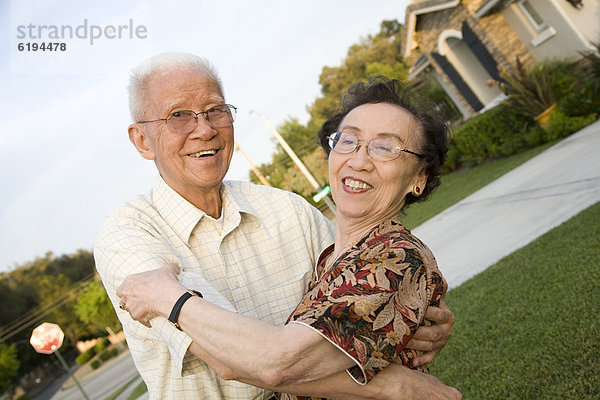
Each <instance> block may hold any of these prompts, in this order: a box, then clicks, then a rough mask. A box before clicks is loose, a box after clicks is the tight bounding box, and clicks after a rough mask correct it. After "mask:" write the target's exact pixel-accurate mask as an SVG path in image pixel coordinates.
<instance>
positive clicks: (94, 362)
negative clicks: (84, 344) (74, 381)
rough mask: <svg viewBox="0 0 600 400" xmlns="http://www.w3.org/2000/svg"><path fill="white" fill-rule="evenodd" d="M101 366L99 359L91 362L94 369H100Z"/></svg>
mask: <svg viewBox="0 0 600 400" xmlns="http://www.w3.org/2000/svg"><path fill="white" fill-rule="evenodd" d="M99 366H100V361H99V360H94V361H92V362H91V364H90V367H92V369H98V367H99Z"/></svg>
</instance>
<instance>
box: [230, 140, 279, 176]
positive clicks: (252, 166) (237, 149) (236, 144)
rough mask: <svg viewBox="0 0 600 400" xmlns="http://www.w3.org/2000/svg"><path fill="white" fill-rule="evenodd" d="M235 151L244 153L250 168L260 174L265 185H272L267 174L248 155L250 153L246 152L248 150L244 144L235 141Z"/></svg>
mask: <svg viewBox="0 0 600 400" xmlns="http://www.w3.org/2000/svg"><path fill="white" fill-rule="evenodd" d="M234 151H239V152H240V153H241V154H242V156H244V158H245V159H246V161H247V162H248V164H249V165H250V168H252V171H253V172H254V174H256V176H258V179H259V180H260V181H261V182H262V184H263V185H265V186H271V184H270V183H269V181H268V180H267V178H265V176H264V175H263V174H262V173H261V172H260V170H259V169H258V168H257V167H256V165H254V163H253V162H252V160H251V159H250V157H248V154H246V152H245V151H244V150H243V149H242V146H240V144H239V143H238V142H235V145H234Z"/></svg>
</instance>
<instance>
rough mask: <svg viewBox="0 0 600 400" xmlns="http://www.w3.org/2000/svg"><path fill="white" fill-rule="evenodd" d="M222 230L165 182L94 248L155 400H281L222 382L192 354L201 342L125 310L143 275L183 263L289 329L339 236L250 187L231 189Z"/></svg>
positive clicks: (299, 209)
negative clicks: (125, 295)
mask: <svg viewBox="0 0 600 400" xmlns="http://www.w3.org/2000/svg"><path fill="white" fill-rule="evenodd" d="M221 198H222V200H223V213H222V215H223V217H222V219H221V220H214V219H212V218H211V217H210V216H207V215H206V214H205V213H204V212H203V211H201V210H199V209H198V208H196V207H195V206H193V205H192V204H191V203H189V202H187V201H186V200H185V199H184V198H183V197H181V196H180V195H179V194H177V193H176V192H175V191H174V190H173V189H171V188H170V187H169V186H168V185H167V184H166V183H165V182H164V181H163V180H162V179H161V178H160V177H159V178H158V179H157V182H156V185H155V187H154V189H153V190H152V191H151V192H150V193H149V194H147V195H145V196H142V197H139V198H137V199H135V200H133V201H130V202H127V203H126V205H125V206H124V207H122V208H120V209H119V210H117V211H116V212H114V213H113V214H112V215H110V216H109V217H107V219H106V221H105V223H104V226H103V227H102V229H101V230H100V233H99V235H98V238H97V240H96V244H95V247H94V256H95V258H96V268H97V269H98V272H99V274H100V276H101V278H102V281H103V282H104V285H105V287H106V290H107V292H108V294H109V297H110V299H111V301H112V303H113V306H114V307H115V310H116V311H117V315H118V316H119V319H120V320H121V323H122V324H123V329H124V331H125V335H126V338H127V343H128V345H129V348H130V350H131V354H132V356H133V359H134V361H135V364H136V367H137V369H138V370H139V372H140V375H141V376H142V378H143V379H144V381H145V382H146V385H147V386H148V392H149V394H150V399H244V400H246V399H266V398H268V397H269V396H270V395H271V393H270V392H268V391H265V390H262V389H259V388H255V387H253V386H249V385H246V384H243V383H239V382H236V381H225V380H222V379H220V378H219V377H218V376H217V375H216V374H215V373H214V372H212V370H211V369H210V368H208V367H207V366H206V364H205V363H204V362H202V361H200V360H198V359H197V358H195V357H194V356H193V355H191V354H190V353H188V352H187V349H188V347H189V345H190V343H191V338H190V337H189V336H187V335H186V334H185V333H183V332H181V331H178V330H177V329H175V328H174V327H173V326H171V324H169V323H168V322H167V321H166V320H165V319H164V318H157V319H154V320H153V321H152V324H153V327H152V328H151V329H150V328H146V327H145V326H143V325H142V324H140V323H138V322H135V321H133V320H132V319H131V318H130V316H129V314H128V313H127V312H124V311H121V310H120V309H119V308H118V298H117V296H116V294H115V292H116V289H117V288H118V287H119V285H120V284H121V282H122V281H123V279H124V278H125V277H126V276H128V275H130V274H133V273H137V272H143V271H148V270H152V269H157V268H160V267H162V266H164V265H165V264H166V263H169V262H175V263H178V264H179V265H181V266H182V269H183V271H186V272H188V271H189V272H195V273H201V274H202V275H203V276H204V278H206V279H207V280H208V281H209V282H210V283H211V284H212V285H213V286H214V288H215V289H216V290H218V291H219V292H220V293H221V294H222V295H223V296H224V297H225V298H227V300H229V301H230V302H231V304H233V306H234V307H235V308H236V309H237V311H238V312H240V313H242V314H245V315H248V316H251V317H254V318H258V319H261V320H263V321H266V322H268V323H271V324H275V325H283V324H284V322H285V320H286V319H287V317H288V316H289V314H290V313H291V311H292V310H293V309H294V308H295V307H296V306H297V304H298V303H299V302H300V300H301V298H302V295H303V294H304V293H305V291H306V287H307V284H308V280H309V279H310V276H311V272H312V269H313V267H314V265H315V263H316V260H317V257H318V256H319V253H320V252H321V250H322V249H323V248H325V247H326V246H327V245H328V244H330V243H332V242H333V227H332V224H331V222H330V221H329V220H327V219H326V218H325V217H324V216H323V215H322V214H321V212H319V211H318V210H316V209H315V208H314V207H312V206H310V205H309V204H308V203H307V202H306V201H305V200H304V199H303V198H301V197H300V196H298V195H296V194H293V193H290V192H285V191H282V190H278V189H273V188H269V187H265V186H258V185H253V184H251V183H248V182H233V181H226V182H224V185H223V188H222V190H221Z"/></svg>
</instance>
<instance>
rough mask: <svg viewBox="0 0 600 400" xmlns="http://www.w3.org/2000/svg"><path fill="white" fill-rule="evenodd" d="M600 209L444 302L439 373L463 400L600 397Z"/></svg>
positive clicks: (586, 212) (497, 266) (504, 262)
mask: <svg viewBox="0 0 600 400" xmlns="http://www.w3.org/2000/svg"><path fill="white" fill-rule="evenodd" d="M599 221H600V203H596V204H595V205H593V206H591V207H590V208H588V209H587V210H584V211H583V212H581V213H580V214H579V215H577V216H575V217H573V218H572V219H571V220H569V221H567V222H565V223H564V224H562V225H561V226H559V227H557V228H555V229H553V230H552V231H550V232H548V233H547V234H545V235H543V236H542V237H540V238H538V239H537V240H535V241H534V242H532V243H531V244H529V245H528V246H526V247H524V248H522V249H520V250H518V251H516V252H514V253H512V254H511V255H509V256H507V257H505V258H504V259H502V260H500V261H499V262H498V263H497V264H495V265H493V266H492V267H490V268H488V269H487V270H485V271H484V272H482V273H480V274H478V275H477V276H475V277H473V278H472V279H470V280H469V281H467V282H465V283H464V284H462V285H461V286H460V287H457V288H455V289H453V290H451V291H450V292H448V294H447V296H446V300H447V303H448V306H449V307H450V308H451V309H452V311H453V312H454V314H455V316H456V323H455V325H454V329H453V337H452V339H451V340H450V342H449V343H448V345H447V346H446V348H445V349H444V350H443V351H442V353H441V354H440V356H439V357H438V359H436V361H435V363H434V365H433V367H432V369H431V372H432V374H433V375H435V376H437V377H438V378H440V379H441V380H442V381H443V382H444V383H446V384H449V385H452V386H455V387H457V388H458V389H459V390H460V391H461V392H462V393H463V397H464V398H465V399H599V398H600V301H599V299H600V223H599Z"/></svg>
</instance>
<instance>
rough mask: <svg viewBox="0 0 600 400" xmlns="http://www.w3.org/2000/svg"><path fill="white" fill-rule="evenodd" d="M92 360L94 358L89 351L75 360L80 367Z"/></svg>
mask: <svg viewBox="0 0 600 400" xmlns="http://www.w3.org/2000/svg"><path fill="white" fill-rule="evenodd" d="M91 358H92V356H91V355H90V353H89V352H87V351H84V352H83V353H81V354H80V355H78V356H77V358H76V359H75V362H76V363H77V364H79V365H83V364H85V363H86V362H88V361H90V359H91Z"/></svg>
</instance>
